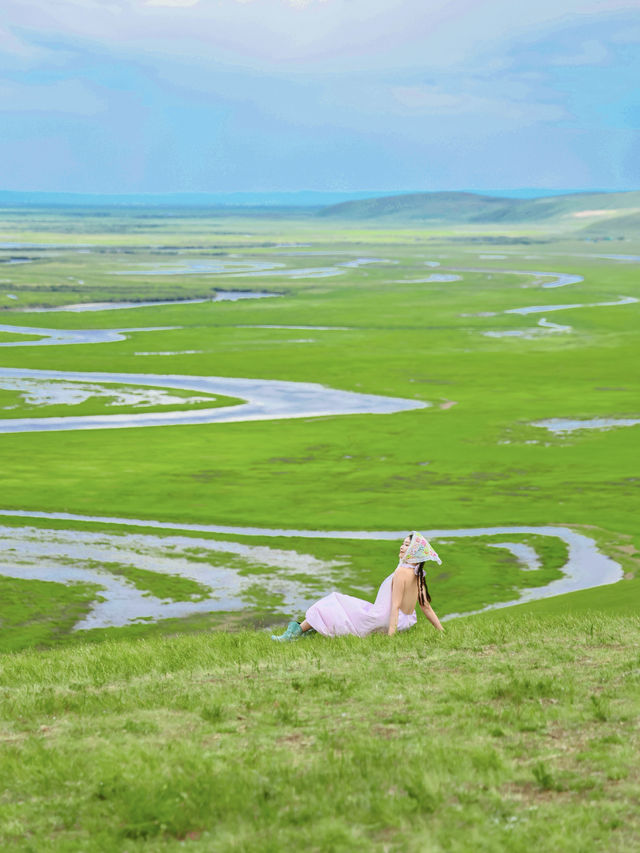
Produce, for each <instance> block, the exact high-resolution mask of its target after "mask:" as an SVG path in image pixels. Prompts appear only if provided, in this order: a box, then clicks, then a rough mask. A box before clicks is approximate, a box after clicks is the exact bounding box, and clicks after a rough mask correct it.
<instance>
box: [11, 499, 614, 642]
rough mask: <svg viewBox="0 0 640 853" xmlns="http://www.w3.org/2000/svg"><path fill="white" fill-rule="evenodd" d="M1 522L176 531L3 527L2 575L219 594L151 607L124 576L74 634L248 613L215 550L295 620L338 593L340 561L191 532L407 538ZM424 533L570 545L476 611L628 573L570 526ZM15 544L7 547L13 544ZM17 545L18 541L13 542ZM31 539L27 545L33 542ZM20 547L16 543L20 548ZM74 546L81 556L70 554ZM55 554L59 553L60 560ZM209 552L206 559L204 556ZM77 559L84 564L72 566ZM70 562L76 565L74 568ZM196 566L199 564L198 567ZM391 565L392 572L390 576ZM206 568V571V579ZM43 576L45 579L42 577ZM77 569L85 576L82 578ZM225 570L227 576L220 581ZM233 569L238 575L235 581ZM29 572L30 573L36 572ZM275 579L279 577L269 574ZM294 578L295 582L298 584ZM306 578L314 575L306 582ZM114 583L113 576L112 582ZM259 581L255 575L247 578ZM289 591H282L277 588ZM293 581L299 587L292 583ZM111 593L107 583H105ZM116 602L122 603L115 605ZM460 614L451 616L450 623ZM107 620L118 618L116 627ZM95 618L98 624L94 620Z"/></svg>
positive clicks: (531, 558)
mask: <svg viewBox="0 0 640 853" xmlns="http://www.w3.org/2000/svg"><path fill="white" fill-rule="evenodd" d="M0 516H5V517H13V518H40V519H55V520H63V521H83V522H91V523H99V524H107V525H108V524H118V525H122V526H130V527H145V528H152V529H153V528H155V529H159V530H163V531H167V532H172V536H171V537H169V538H164V537H154V536H152V535H149V534H144V535H143V534H132V535H126V534H125V535H122V534H108V533H106V532H100V533H96V532H90V533H88V532H84V531H70V530H64V531H47V536H46V538H45V537H43V535H42V531H41V530H36V529H35V528H26V531H27V532H26V533H25V532H24V530H25V529H24V528H5V529H4V530H0V541H4V543H5V548H7V547H8V548H15V551H8V552H7V553H8V554H9V558H7V556H6V554H5V555H4V558H3V559H2V560H1V562H2V565H0V574H5V573H7V572H8V573H10V574H11V576H12V577H27V576H28V577H36V576H38V577H40V576H41V574H42V573H43V572H48V574H47V576H46V577H44V578H42V579H47V580H58V581H61V582H65V577H66V575H65V574H64V573H65V572H67V571H70V570H71V569H75V572H74V573H73V577H70V580H78V579H83V580H92V581H94V582H98V583H101V581H100V578H96V577H95V575H91V576H90V575H89V574H81V572H82V571H83V570H82V569H81V566H78V565H77V563H78V562H80V563H81V562H82V561H88V560H95V561H97V562H101V563H104V564H106V563H117V564H120V565H131V566H135V567H138V568H147V569H149V570H150V571H159V572H161V573H166V574H182V575H183V576H184V577H190V578H191V579H193V580H197V581H198V582H201V583H204V584H205V585H208V586H210V587H211V588H212V590H214V592H215V594H216V596H217V595H219V597H215V596H213V595H212V597H211V598H209V599H207V600H206V601H203V602H173V603H165V602H162V601H160V600H159V599H155V600H153V599H152V598H151V597H150V596H146V595H145V596H140V595H139V594H138V593H137V592H136V591H131V587H130V586H129V585H128V584H127V583H126V582H122V581H121V580H120V579H116V580H110V583H111V584H112V586H111V587H110V589H108V590H107V593H106V597H107V602H105V603H104V604H105V607H101V603H100V602H98V603H97V604H96V608H98V612H97V616H95V615H93V614H96V608H94V610H93V611H92V615H90V616H89V617H88V621H87V620H84V622H82V623H79V625H77V626H76V628H81V627H98V626H99V625H100V626H104V625H106V624H127V623H128V622H130V621H134V620H136V619H140V618H143V617H144V616H152V618H168V617H169V616H173V615H187V614H188V613H193V612H207V611H211V610H229V609H232V610H233V609H244V608H245V607H246V606H247V605H246V603H245V602H244V600H243V591H245V590H247V589H248V586H247V585H246V581H247V578H246V577H245V576H243V575H242V574H240V572H241V569H238V568H237V567H236V566H235V565H234V566H229V565H228V564H227V565H225V562H226V561H227V558H226V557H225V561H223V564H222V566H215V567H214V568H213V569H211V566H210V563H211V561H212V559H213V556H212V552H224V554H226V555H228V556H229V558H230V556H231V555H235V556H236V557H238V556H239V557H241V558H242V559H244V560H245V561H249V562H251V561H253V563H254V565H259V566H263V567H264V568H265V572H264V575H262V574H261V575H260V584H261V586H264V585H265V584H267V585H268V589H269V591H272V592H280V593H281V594H282V595H283V609H286V608H287V607H288V609H289V610H290V611H291V612H292V613H295V612H296V609H303V607H304V605H306V604H307V603H309V602H310V601H311V600H313V599H314V598H317V597H320V595H324V594H325V593H326V592H329V591H330V590H331V589H333V588H335V585H336V582H338V586H339V577H340V574H341V572H340V569H341V564H340V563H338V562H322V561H318V560H315V562H313V561H314V558H312V557H310V556H308V555H303V554H298V553H297V552H295V551H273V549H269V548H267V547H266V546H261V547H260V548H253V546H247V545H240V544H238V543H233V542H219V541H217V542H216V541H212V540H209V539H201V540H198V539H192V538H190V537H180V536H177V535H175V533H174V531H188V532H191V533H217V534H223V535H227V536H233V535H237V536H256V537H258V538H260V539H268V538H270V537H291V536H295V537H298V538H303V539H305V538H306V539H318V538H321V539H337V540H339V539H375V540H396V541H398V542H400V541H402V539H403V538H404V536H405V533H406V531H404V530H402V531H368V530H365V531H363V530H359V531H353V530H351V531H319V530H293V529H273V528H255V527H237V526H228V525H213V524H166V523H163V522H159V521H146V520H141V519H130V518H128V519H126V518H125V519H123V518H108V517H103V516H83V515H76V514H71V513H46V512H27V511H12V510H0ZM423 532H424V534H425V536H427V537H428V538H429V539H431V540H432V541H433V542H434V544H436V546H437V543H438V541H439V540H447V539H453V538H458V537H482V538H483V539H484V538H485V537H487V538H490V537H492V536H495V535H500V534H505V533H506V534H518V533H520V534H527V533H528V534H538V535H543V536H556V537H558V538H559V539H562V540H563V541H564V542H566V543H567V545H568V547H569V553H568V559H567V562H566V564H565V565H564V566H563V569H562V571H563V577H562V578H559V579H557V580H554V581H551V582H550V583H548V584H546V585H544V586H541V587H531V588H527V589H525V590H523V591H522V592H521V593H520V595H519V597H518V598H515V599H512V600H509V601H504V602H500V603H497V604H492V605H488V606H487V607H484V608H482V609H481V610H477V611H474V612H475V613H480V612H484V611H486V610H492V609H497V608H502V607H509V606H512V605H514V604H520V603H523V602H525V601H534V600H537V599H542V598H549V597H552V596H555V595H562V594H564V593H567V592H574V591H577V590H580V589H590V588H592V587H597V586H603V585H606V584H610V583H616V582H617V581H618V580H620V579H621V578H622V574H623V572H622V568H621V567H620V565H619V564H618V563H616V562H615V561H614V560H612V559H611V558H609V557H607V556H605V555H604V554H602V553H601V552H600V551H599V550H598V548H597V546H596V544H595V542H594V541H593V540H592V539H590V538H589V537H588V536H585V535H584V534H582V533H577V532H575V531H574V530H572V529H571V528H568V527H556V526H553V525H547V526H540V527H535V526H504V527H501V526H499V527H480V528H466V529H453V530H444V529H443V530H425V531H423ZM7 542H9V543H10V544H9V545H8V546H7V545H6V543H7ZM12 542H13V544H11V543H12ZM25 542H26V543H27V544H25ZM16 543H17V544H16ZM486 544H487V545H491V546H492V547H498V548H505V549H506V550H508V551H510V552H511V553H512V554H513V555H514V556H515V557H516V558H517V559H518V560H519V561H520V562H521V564H522V566H523V569H524V570H529V571H535V569H536V568H537V567H538V565H539V558H538V555H537V554H536V553H535V551H534V549H532V548H531V547H530V546H527V545H524V544H522V543H516V542H500V543H491V542H486ZM72 549H73V550H72ZM56 552H57V554H56ZM203 552H204V554H203ZM16 553H18V554H20V555H21V558H22V557H23V556H24V558H25V563H24V565H21V564H20V563H18V562H17V560H16V556H15V555H16ZM63 555H64V556H66V558H67V560H68V561H65V562H62V561H61V559H60V558H61V556H63ZM196 556H197V557H199V558H202V557H203V556H204V559H205V560H206V561H207V562H208V563H209V565H207V562H199V561H198V560H196V559H195V557H196ZM56 558H57V559H58V561H59V562H58V563H57V564H54V565H52V562H51V561H52V560H54V561H55V560H56ZM74 561H76V565H75V566H74V564H73V563H74ZM69 563H71V565H69ZM194 563H197V565H194ZM392 569H393V566H391V567H390V571H391V570H392ZM91 571H94V572H95V565H92V566H91ZM198 571H200V572H201V573H200V574H198ZM38 572H39V573H40V575H38V574H37V573H38ZM76 572H80V574H77V573H76ZM218 572H220V575H219V577H218V574H217V573H218ZM234 572H235V575H234ZM29 573H30V574H29ZM270 573H273V575H274V576H272V577H270ZM292 573H293V574H296V575H297V576H296V578H295V580H292V578H291V577H290V575H291V574H292ZM301 575H307V577H301ZM111 578H113V576H111ZM249 580H251V578H249ZM279 584H283V586H279ZM287 584H293V586H291V585H287ZM103 585H105V586H106V583H105V584H103ZM110 595H112V597H113V599H115V603H114V602H112V601H110V600H109V596H110ZM460 615H469V614H459V613H452V614H449V615H448V616H447V617H445V618H447V619H451V618H455V617H456V616H460ZM109 619H115V620H118V619H119V620H120V621H115V622H110V621H108V620H109ZM96 620H102V621H98V622H97V623H96Z"/></svg>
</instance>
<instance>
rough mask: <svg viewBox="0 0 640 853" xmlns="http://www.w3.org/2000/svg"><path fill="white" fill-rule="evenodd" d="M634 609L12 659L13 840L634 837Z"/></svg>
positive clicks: (502, 842)
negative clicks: (630, 613)
mask: <svg viewBox="0 0 640 853" xmlns="http://www.w3.org/2000/svg"><path fill="white" fill-rule="evenodd" d="M639 628H640V624H639V622H638V617H637V616H635V617H627V618H624V617H613V616H606V615H596V614H589V615H583V616H581V617H578V616H574V617H568V616H566V615H565V616H557V617H550V616H538V617H529V618H523V617H516V616H513V615H510V614H508V615H507V614H504V613H502V614H499V615H491V616H484V617H476V618H474V619H466V620H460V621H458V622H456V623H452V624H451V625H449V626H447V629H446V632H445V634H444V635H443V636H438V635H437V634H436V632H435V631H433V630H432V629H431V628H430V627H429V626H427V625H426V623H425V622H424V621H421V622H420V624H419V627H417V628H416V629H414V631H412V632H409V633H408V634H405V635H403V634H401V635H398V636H396V637H394V638H393V639H392V640H389V639H388V638H387V637H381V636H375V635H374V636H371V637H368V638H366V639H364V640H359V639H357V638H353V637H347V638H343V639H340V640H334V641H331V640H323V639H322V638H318V637H316V638H312V639H310V640H305V641H302V642H299V643H297V644H292V645H290V646H288V647H286V646H285V647H282V646H276V645H275V644H274V643H271V641H270V640H269V639H268V638H267V637H265V636H264V635H263V634H261V633H259V632H250V633H246V632H245V633H243V632H240V633H235V634H233V633H218V634H206V633H205V634H200V635H197V636H191V637H186V636H182V637H174V638H170V639H147V640H137V641H118V642H105V643H102V644H101V645H99V646H88V645H77V646H75V647H74V648H69V649H59V650H53V651H49V652H24V653H21V654H17V655H13V656H9V655H5V656H3V658H2V667H1V670H0V685H1V691H0V715H1V717H0V719H1V723H0V725H1V726H2V734H1V737H2V741H3V743H2V750H1V751H0V766H1V769H2V775H3V778H4V779H6V780H10V784H8V785H7V787H6V788H5V790H4V793H3V796H2V799H1V801H0V839H2V844H3V846H4V848H5V849H12V850H13V849H15V850H25V851H38V853H46V851H52V853H53V851H55V853H60V851H77V850H82V851H86V853H94V851H95V853H102V851H105V850H118V851H127V853H134V851H138V850H145V851H177V850H183V849H189V850H194V851H205V850H206V851H227V850H229V849H234V850H238V851H247V853H248V851H254V850H261V851H273V853H279V851H281V850H285V849H292V848H296V849H299V848H302V849H307V850H310V851H336V853H340V851H352V850H356V849H357V850H372V851H398V852H399V851H402V852H403V853H404V851H409V853H418V851H420V853H422V851H427V853H436V851H438V853H439V851H452V853H466V851H469V850H478V851H487V853H493V851H507V850H509V851H515V853H528V851H530V850H531V849H533V848H540V849H546V850H563V851H567V853H586V851H592V850H602V851H605V850H606V851H612V852H613V851H620V853H622V851H624V853H626V851H629V850H634V849H637V846H638V844H639V842H640V819H639V814H638V809H637V799H638V795H639V793H640V777H639V775H638V764H637V760H636V758H637V750H638V747H639V746H640V744H639V743H638V736H639V733H638V727H637V719H638V712H639V711H640V705H639V700H638V695H639V694H638V677H639V672H640V669H639V664H640V659H639V658H638V648H637V638H638V629H639Z"/></svg>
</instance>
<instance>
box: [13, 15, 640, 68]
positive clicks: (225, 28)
mask: <svg viewBox="0 0 640 853" xmlns="http://www.w3.org/2000/svg"><path fill="white" fill-rule="evenodd" d="M637 4H638V0H562V2H560V3H559V2H558V1H557V0H536V2H535V3H532V2H530V0H217V1H216V2H214V0H107V2H104V0H56V2H52V0H26V2H25V0H3V22H4V23H5V25H6V26H7V27H8V28H23V30H24V32H29V33H30V34H33V35H34V37H36V38H38V37H44V38H46V39H47V40H55V39H58V40H88V41H90V42H95V43H98V44H100V45H102V46H103V47H104V48H107V49H112V50H115V51H118V52H122V50H123V49H130V50H132V51H136V50H137V51H138V52H140V53H144V52H154V53H157V54H160V55H165V56H174V57H176V56H182V57H185V58H197V57H200V58H202V59H203V60H204V59H208V60H209V61H214V62H215V63H217V64H228V65H234V64H238V63H240V64H242V65H243V66H245V67H247V66H251V67H253V68H256V69H258V68H266V67H270V68H272V69H275V68H283V67H286V68H288V69H293V70H296V71H297V70H310V71H311V70H314V69H316V70H323V71H327V70H348V69H351V70H355V69H360V70H365V69H383V68H384V69H388V70H391V69H398V68H418V67H419V68H432V69H434V70H438V69H448V68H456V67H469V66H473V65H474V64H475V63H477V62H479V61H482V62H487V63H491V62H492V61H494V58H495V56H496V55H497V54H500V53H501V52H504V51H505V50H507V49H508V48H509V46H510V45H512V44H513V43H514V42H516V41H518V40H519V39H521V38H522V37H523V34H525V35H531V34H535V33H541V34H544V31H549V30H550V29H554V28H555V29H562V28H564V27H566V26H567V23H568V22H569V21H571V20H574V21H577V20H578V19H580V21H581V22H583V23H584V22H589V21H591V22H592V23H593V24H594V26H595V24H596V22H597V21H598V20H602V19H608V18H609V17H610V16H612V15H614V14H616V13H618V12H624V11H625V10H626V11H631V10H633V11H637V8H638V6H637ZM34 22H37V23H36V25H35V26H34ZM591 49H592V48H589V47H587V48H586V50H587V51H589V50H591Z"/></svg>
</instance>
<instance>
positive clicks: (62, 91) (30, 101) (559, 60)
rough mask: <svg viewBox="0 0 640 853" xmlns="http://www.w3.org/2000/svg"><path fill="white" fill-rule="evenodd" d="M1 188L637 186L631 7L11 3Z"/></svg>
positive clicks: (593, 0)
mask: <svg viewBox="0 0 640 853" xmlns="http://www.w3.org/2000/svg"><path fill="white" fill-rule="evenodd" d="M2 6H3V14H2V18H1V22H0V123H1V125H0V126H1V127H2V132H1V133H0V163H2V178H1V180H0V189H4V190H34V191H37V190H44V191H73V192H100V193H118V192H233V191H264V192H269V191H287V190H292V191H293V190H300V189H311V190H324V191H327V190H333V191H356V190H371V189H374V190H380V191H385V192H392V191H395V190H409V189H411V190H443V189H476V190H482V189H488V188H493V189H496V188H504V189H509V188H515V187H521V186H527V187H545V188H562V187H571V188H576V189H580V188H581V189H588V188H593V187H598V188H611V189H635V188H638V187H640V165H639V164H640V131H639V126H640V94H639V92H640V87H639V86H638V81H639V80H640V50H639V49H638V47H639V45H640V15H638V12H639V11H640V0H555V2H551V0H536V2H532V0H3V3H2Z"/></svg>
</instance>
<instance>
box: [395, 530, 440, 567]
mask: <svg viewBox="0 0 640 853" xmlns="http://www.w3.org/2000/svg"><path fill="white" fill-rule="evenodd" d="M427 560H435V561H436V563H439V564H440V565H442V560H441V559H440V557H438V555H437V554H436V552H435V551H434V549H433V548H432V547H431V545H430V543H429V541H428V540H427V539H425V537H424V536H423V535H422V533H418V531H417V530H413V531H412V532H411V541H410V542H409V547H408V548H407V552H406V554H405V555H404V557H403V558H402V560H401V561H400V565H401V566H411V568H412V569H413V571H414V572H415V573H416V574H418V566H419V565H420V563H424V562H426V561H427Z"/></svg>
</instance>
